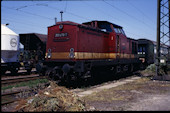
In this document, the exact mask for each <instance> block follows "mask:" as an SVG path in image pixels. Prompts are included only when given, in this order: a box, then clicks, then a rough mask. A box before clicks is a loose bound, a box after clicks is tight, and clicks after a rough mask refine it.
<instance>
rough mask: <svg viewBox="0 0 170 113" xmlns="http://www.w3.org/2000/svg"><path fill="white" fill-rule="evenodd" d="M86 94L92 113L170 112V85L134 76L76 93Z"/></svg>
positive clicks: (5, 109) (11, 106)
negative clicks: (96, 112)
mask: <svg viewBox="0 0 170 113" xmlns="http://www.w3.org/2000/svg"><path fill="white" fill-rule="evenodd" d="M134 78H135V79H134ZM94 89H95V90H94ZM96 90H98V91H96ZM85 91H87V92H90V93H87V92H86V93H87V94H86V95H83V96H80V97H81V98H82V99H84V101H85V102H86V104H87V105H88V106H90V110H91V111H170V106H169V105H170V81H158V80H151V79H150V77H139V76H133V77H132V78H124V79H121V80H117V81H113V82H107V83H104V84H100V85H97V86H94V87H89V88H88V87H87V88H79V89H78V90H77V89H75V90H74V91H73V92H76V93H77V94H79V93H81V94H82V92H85ZM15 105H16V103H13V104H11V105H8V106H3V107H2V106H1V111H4V112H6V111H10V112H11V111H13V109H14V108H15Z"/></svg>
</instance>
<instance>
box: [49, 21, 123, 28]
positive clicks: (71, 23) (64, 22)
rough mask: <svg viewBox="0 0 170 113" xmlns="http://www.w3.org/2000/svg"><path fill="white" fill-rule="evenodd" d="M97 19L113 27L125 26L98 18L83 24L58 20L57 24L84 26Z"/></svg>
mask: <svg viewBox="0 0 170 113" xmlns="http://www.w3.org/2000/svg"><path fill="white" fill-rule="evenodd" d="M95 21H97V22H98V23H99V24H101V23H108V24H112V25H113V27H116V28H123V27H122V26H119V25H116V24H114V23H111V22H108V21H98V20H94V21H90V22H84V23H82V24H79V23H75V22H71V21H61V22H57V23H56V25H59V24H69V25H77V26H78V25H79V26H83V25H86V24H90V23H91V22H95ZM53 26H55V25H53ZM49 27H52V26H49Z"/></svg>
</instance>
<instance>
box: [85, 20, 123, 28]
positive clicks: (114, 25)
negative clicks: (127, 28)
mask: <svg viewBox="0 0 170 113" xmlns="http://www.w3.org/2000/svg"><path fill="white" fill-rule="evenodd" d="M95 21H96V22H97V23H98V24H100V23H108V24H112V25H113V27H116V28H122V26H119V25H116V24H114V23H111V22H108V21H98V20H93V21H90V22H84V23H82V24H89V23H91V22H95Z"/></svg>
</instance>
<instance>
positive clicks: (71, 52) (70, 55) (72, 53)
mask: <svg viewBox="0 0 170 113" xmlns="http://www.w3.org/2000/svg"><path fill="white" fill-rule="evenodd" d="M69 57H70V58H74V57H75V55H74V48H71V49H70V54H69Z"/></svg>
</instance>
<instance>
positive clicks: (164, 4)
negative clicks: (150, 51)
mask: <svg viewBox="0 0 170 113" xmlns="http://www.w3.org/2000/svg"><path fill="white" fill-rule="evenodd" d="M169 12H170V0H157V54H156V59H157V60H156V76H159V75H160V57H161V56H162V55H163V54H162V52H161V47H160V45H167V46H168V47H169V49H168V52H167V54H164V57H165V58H166V59H167V63H168V62H170V61H168V60H170V14H169ZM167 63H166V65H167Z"/></svg>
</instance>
